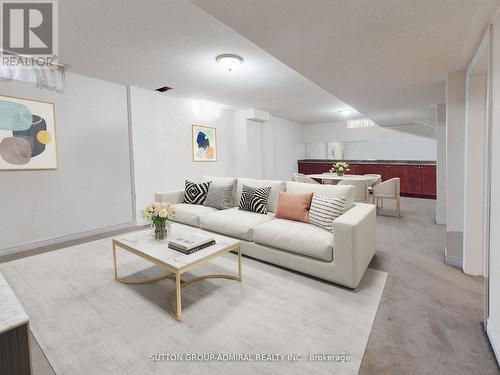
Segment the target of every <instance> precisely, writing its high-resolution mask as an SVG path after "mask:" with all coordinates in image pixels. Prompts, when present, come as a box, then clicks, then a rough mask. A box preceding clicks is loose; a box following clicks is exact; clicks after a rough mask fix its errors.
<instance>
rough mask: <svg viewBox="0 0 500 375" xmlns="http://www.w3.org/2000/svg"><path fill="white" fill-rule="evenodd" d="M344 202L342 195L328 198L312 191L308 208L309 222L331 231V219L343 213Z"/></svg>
mask: <svg viewBox="0 0 500 375" xmlns="http://www.w3.org/2000/svg"><path fill="white" fill-rule="evenodd" d="M345 203H346V199H345V198H344V197H339V198H328V197H324V196H322V195H320V194H318V193H314V194H313V198H312V201H311V208H310V209H309V222H310V223H311V224H314V225H317V226H318V227H321V228H325V229H326V230H328V231H330V232H331V231H333V220H335V219H336V218H338V217H339V216H340V215H342V214H343V213H344V207H345Z"/></svg>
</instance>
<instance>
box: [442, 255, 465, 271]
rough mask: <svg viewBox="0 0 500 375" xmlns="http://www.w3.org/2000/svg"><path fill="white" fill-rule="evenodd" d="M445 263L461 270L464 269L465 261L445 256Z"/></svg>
mask: <svg viewBox="0 0 500 375" xmlns="http://www.w3.org/2000/svg"><path fill="white" fill-rule="evenodd" d="M444 263H445V264H447V265H448V266H451V267H455V268H459V269H462V267H463V259H462V258H455V257H450V256H448V255H445V256H444Z"/></svg>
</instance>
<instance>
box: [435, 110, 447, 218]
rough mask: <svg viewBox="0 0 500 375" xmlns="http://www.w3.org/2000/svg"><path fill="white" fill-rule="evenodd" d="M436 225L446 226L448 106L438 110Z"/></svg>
mask: <svg viewBox="0 0 500 375" xmlns="http://www.w3.org/2000/svg"><path fill="white" fill-rule="evenodd" d="M436 174H437V197H436V223H437V224H446V104H445V103H442V104H438V105H437V108H436Z"/></svg>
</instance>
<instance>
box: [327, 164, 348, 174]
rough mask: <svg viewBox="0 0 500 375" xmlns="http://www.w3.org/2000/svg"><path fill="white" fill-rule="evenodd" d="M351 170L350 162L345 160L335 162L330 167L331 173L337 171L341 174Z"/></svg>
mask: <svg viewBox="0 0 500 375" xmlns="http://www.w3.org/2000/svg"><path fill="white" fill-rule="evenodd" d="M350 171H351V170H350V169H349V164H347V163H346V162H344V161H341V162H338V163H336V164H334V165H333V167H332V168H331V169H330V173H337V174H338V175H340V176H341V175H343V174H344V173H346V172H350Z"/></svg>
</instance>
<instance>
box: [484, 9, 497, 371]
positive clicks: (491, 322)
mask: <svg viewBox="0 0 500 375" xmlns="http://www.w3.org/2000/svg"><path fill="white" fill-rule="evenodd" d="M492 39H493V40H492V43H491V44H490V46H492V49H491V54H492V66H491V68H492V70H491V73H492V77H493V78H492V87H491V114H492V123H491V133H490V135H491V139H490V141H491V145H492V150H491V204H490V215H491V216H490V220H491V221H490V228H491V231H490V250H489V275H488V277H489V280H488V284H489V317H488V322H487V332H488V336H489V338H490V341H491V344H492V346H493V349H494V351H495V354H496V356H497V360H498V361H499V362H500V231H499V230H498V228H500V169H499V168H498V166H500V148H499V147H498V145H499V144H500V16H498V15H497V17H496V18H495V19H494V21H493V26H492Z"/></svg>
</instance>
